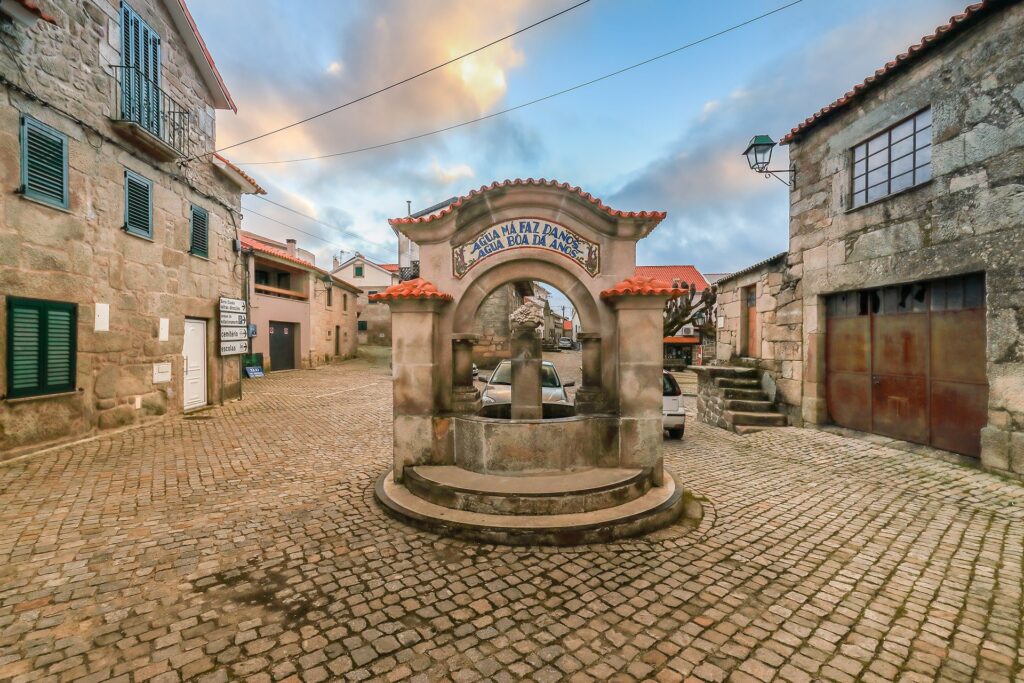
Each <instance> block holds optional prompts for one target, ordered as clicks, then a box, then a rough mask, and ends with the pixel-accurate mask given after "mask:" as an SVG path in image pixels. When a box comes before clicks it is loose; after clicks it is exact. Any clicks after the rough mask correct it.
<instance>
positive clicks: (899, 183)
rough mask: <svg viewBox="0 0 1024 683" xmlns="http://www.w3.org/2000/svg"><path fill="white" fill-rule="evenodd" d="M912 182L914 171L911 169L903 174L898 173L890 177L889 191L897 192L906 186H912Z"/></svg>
mask: <svg viewBox="0 0 1024 683" xmlns="http://www.w3.org/2000/svg"><path fill="white" fill-rule="evenodd" d="M913 184H914V173H913V172H912V171H907V172H906V173H904V174H903V175H898V176H896V177H895V178H893V179H892V182H891V183H890V184H889V191H890V192H899V191H900V190H905V189H907V188H908V187H911V186H913Z"/></svg>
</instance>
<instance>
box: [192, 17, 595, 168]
mask: <svg viewBox="0 0 1024 683" xmlns="http://www.w3.org/2000/svg"><path fill="white" fill-rule="evenodd" d="M588 2H590V0H582V1H581V2H577V3H576V4H575V5H572V6H571V7H566V8H565V9H563V10H562V11H560V12H556V13H555V14H552V15H551V16H548V17H545V18H543V19H541V20H540V21H535V22H534V23H532V24H530V25H529V26H524V27H522V28H520V29H518V30H516V31H514V32H512V33H509V34H508V35H506V36H502V37H501V38H498V39H497V40H492V41H491V42H489V43H487V44H486V45H481V46H480V47H478V48H475V49H473V50H470V51H469V52H465V53H463V54H461V55H459V56H457V57H452V58H451V59H449V60H448V61H447V62H442V63H441V64H438V65H436V66H432V67H430V68H429V69H426V70H425V71H421V72H419V73H417V74H414V75H412V76H408V77H406V78H403V79H402V80H400V81H397V82H395V83H392V84H391V85H387V86H385V87H383V88H380V89H378V90H374V91H373V92H371V93H367V94H365V95H361V96H359V97H357V98H355V99H354V100H349V101H348V102H345V103H344V104H339V105H338V106H336V107H332V108H330V109H327V110H325V111H322V112H320V113H319V114H314V115H312V116H307V117H306V118H304V119H301V120H299V121H295V122H294V123H289V124H288V125H286V126H281V127H280V128H276V129H274V130H271V131H267V132H266V133H261V134H260V135H257V136H256V137H252V138H249V139H248V140H242V141H240V142H235V143H232V144H230V145H227V146H226V147H221V148H220V149H215V150H213V151H212V152H207V153H205V154H201V155H198V156H196V157H193V158H195V159H200V158H202V157H204V156H208V155H210V154H216V153H217V152H223V151H224V150H228V149H232V148H234V147H240V146H242V145H245V144H248V143H250V142H254V141H256V140H261V139H263V138H265V137H269V136H271V135H274V134H276V133H280V132H281V131H285V130H288V129H289V128H294V127H295V126H301V125H302V124H304V123H308V122H310V121H312V120H314V119H318V118H320V117H321V116H326V115H327V114H332V113H334V112H336V111H338V110H339V109H344V108H345V107H348V106H351V105H353V104H356V103H357V102H362V101H363V100H368V99H370V98H371V97H373V96H375V95H379V94H381V93H383V92H387V91H388V90H391V89H393V88H397V87H398V86H400V85H404V84H406V83H408V82H409V81H413V80H415V79H417V78H419V77H420V76H426V75H427V74H429V73H431V72H433V71H437V70H438V69H442V68H444V67H446V66H448V65H449V64H454V63H455V62H457V61H459V60H460V59H465V58H466V57H469V56H470V55H474V54H476V53H477V52H480V51H482V50H486V49H487V48H489V47H491V46H493V45H497V44H498V43H500V42H502V41H505V40H508V39H509V38H514V37H515V36H517V35H519V34H520V33H525V32H526V31H529V30H530V29H532V28H536V27H537V26H540V25H541V24H543V23H546V22H548V21H551V20H552V19H555V18H557V17H560V16H562V15H563V14H566V13H568V12H571V11H572V10H574V9H576V8H577V7H581V6H583V5H585V4H587V3H588Z"/></svg>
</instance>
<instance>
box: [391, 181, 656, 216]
mask: <svg viewBox="0 0 1024 683" xmlns="http://www.w3.org/2000/svg"><path fill="white" fill-rule="evenodd" d="M516 186H533V187H558V188H561V189H563V190H568V191H569V192H574V193H576V194H577V195H579V196H580V197H582V198H583V199H585V200H587V201H588V202H590V203H591V204H593V205H594V206H595V207H596V208H597V209H598V210H599V211H603V212H604V213H606V214H608V215H609V216H613V217H615V218H650V219H656V220H659V221H660V220H662V219H664V218H665V216H667V215H668V214H667V213H665V212H664V211H619V210H618V209H613V208H611V207H610V206H607V205H605V203H604V202H602V201H601V200H600V199H598V198H597V197H595V196H593V195H592V194H590V193H589V192H585V191H584V190H583V189H581V188H580V187H579V186H578V185H577V186H573V185H570V184H569V183H560V182H558V181H557V180H546V179H545V178H540V179H539V180H535V179H534V178H527V179H525V180H523V179H522V178H515V179H510V180H504V181H497V180H496V181H494V182H493V183H491V184H490V185H481V186H480V188H479V189H476V190H471V191H470V192H469V193H468V194H464V195H462V196H461V197H458V198H457V199H455V200H454V201H453V202H452V203H451V204H448V205H447V206H445V207H444V208H443V209H441V210H440V211H438V212H437V213H432V214H428V215H426V216H420V217H418V218H414V217H411V216H407V217H404V218H391V219H389V220H388V223H390V224H391V225H406V224H409V223H429V222H430V221H435V220H437V219H439V218H443V217H444V216H447V215H448V214H450V213H451V212H452V211H454V210H455V209H457V208H459V207H460V206H462V205H463V204H465V203H466V202H468V201H469V200H471V199H473V198H474V197H477V196H479V195H482V194H484V193H486V192H489V191H491V190H496V189H499V188H505V187H516Z"/></svg>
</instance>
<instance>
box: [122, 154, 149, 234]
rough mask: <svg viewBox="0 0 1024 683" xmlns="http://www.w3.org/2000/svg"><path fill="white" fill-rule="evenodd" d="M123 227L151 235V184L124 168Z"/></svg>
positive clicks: (133, 232) (136, 232)
mask: <svg viewBox="0 0 1024 683" xmlns="http://www.w3.org/2000/svg"><path fill="white" fill-rule="evenodd" d="M124 229H125V230H126V231H128V232H130V233H132V234H134V235H141V236H143V237H152V236H153V184H152V183H151V182H149V181H148V180H146V179H145V178H143V177H142V176H140V175H139V174H138V173H134V172H132V171H129V170H127V169H125V172H124Z"/></svg>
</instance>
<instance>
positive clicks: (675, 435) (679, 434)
mask: <svg viewBox="0 0 1024 683" xmlns="http://www.w3.org/2000/svg"><path fill="white" fill-rule="evenodd" d="M683 431H684V430H682V429H670V430H668V436H669V438H670V439H681V438H683Z"/></svg>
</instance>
